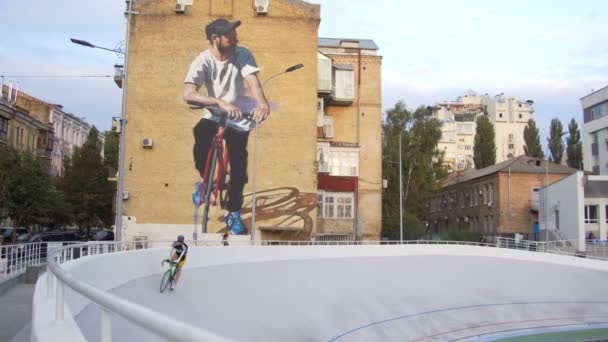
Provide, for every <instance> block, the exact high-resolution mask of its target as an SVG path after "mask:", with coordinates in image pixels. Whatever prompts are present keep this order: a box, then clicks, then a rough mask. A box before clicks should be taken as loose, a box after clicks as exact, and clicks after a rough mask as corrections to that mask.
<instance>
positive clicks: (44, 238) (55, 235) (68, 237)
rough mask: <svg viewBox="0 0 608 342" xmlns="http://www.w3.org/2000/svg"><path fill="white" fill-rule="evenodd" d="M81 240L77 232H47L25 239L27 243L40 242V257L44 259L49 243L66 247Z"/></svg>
mask: <svg viewBox="0 0 608 342" xmlns="http://www.w3.org/2000/svg"><path fill="white" fill-rule="evenodd" d="M81 240H82V237H81V235H80V233H79V232H78V231H77V230H49V231H46V232H42V233H36V234H32V235H31V236H30V237H29V238H28V239H27V242H41V244H40V256H41V257H42V258H45V257H46V252H47V248H48V244H49V243H51V244H55V245H66V244H67V243H69V242H72V241H74V242H78V241H81ZM66 242H67V243H66Z"/></svg>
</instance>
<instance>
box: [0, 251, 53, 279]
mask: <svg viewBox="0 0 608 342" xmlns="http://www.w3.org/2000/svg"><path fill="white" fill-rule="evenodd" d="M43 247H44V246H42V244H41V243H40V242H33V243H22V244H15V245H3V246H0V281H2V280H4V279H7V278H11V277H15V276H17V275H19V274H22V273H25V270H26V269H27V267H28V266H32V265H40V264H42V263H44V262H45V261H46V255H45V254H44V253H43V252H46V249H44V250H43Z"/></svg>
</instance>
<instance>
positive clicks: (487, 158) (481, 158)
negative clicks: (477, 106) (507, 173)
mask: <svg viewBox="0 0 608 342" xmlns="http://www.w3.org/2000/svg"><path fill="white" fill-rule="evenodd" d="M473 161H474V162H475V168H476V169H483V168H484V167H488V166H490V165H494V164H496V143H495V142H494V125H492V123H491V122H490V120H489V119H488V117H487V116H485V115H483V116H480V117H479V118H477V128H476V129H475V145H474V146H473Z"/></svg>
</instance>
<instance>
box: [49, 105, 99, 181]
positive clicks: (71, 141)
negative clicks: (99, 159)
mask: <svg viewBox="0 0 608 342" xmlns="http://www.w3.org/2000/svg"><path fill="white" fill-rule="evenodd" d="M49 120H50V122H51V124H52V125H53V130H54V132H55V135H54V139H53V152H52V157H51V174H52V175H55V176H61V175H62V174H63V158H64V157H66V156H67V157H71V156H72V154H73V153H74V149H75V148H76V147H81V146H82V145H83V144H84V143H85V141H86V139H87V136H88V134H89V130H90V129H91V126H90V125H89V124H88V123H87V122H86V121H85V119H83V118H79V117H77V116H75V115H74V114H70V113H67V112H65V111H63V107H62V106H61V105H52V106H51V108H50V111H49ZM97 138H98V139H99V141H101V143H102V146H103V143H104V140H105V136H104V135H103V133H102V132H100V133H99V135H98V137H97Z"/></svg>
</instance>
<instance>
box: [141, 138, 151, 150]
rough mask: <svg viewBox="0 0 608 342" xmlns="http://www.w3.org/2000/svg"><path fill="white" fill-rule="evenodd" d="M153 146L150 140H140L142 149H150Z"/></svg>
mask: <svg viewBox="0 0 608 342" xmlns="http://www.w3.org/2000/svg"><path fill="white" fill-rule="evenodd" d="M153 144H154V142H153V141H152V138H145V139H144V140H142V142H141V145H142V146H143V147H144V148H152V145H153Z"/></svg>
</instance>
